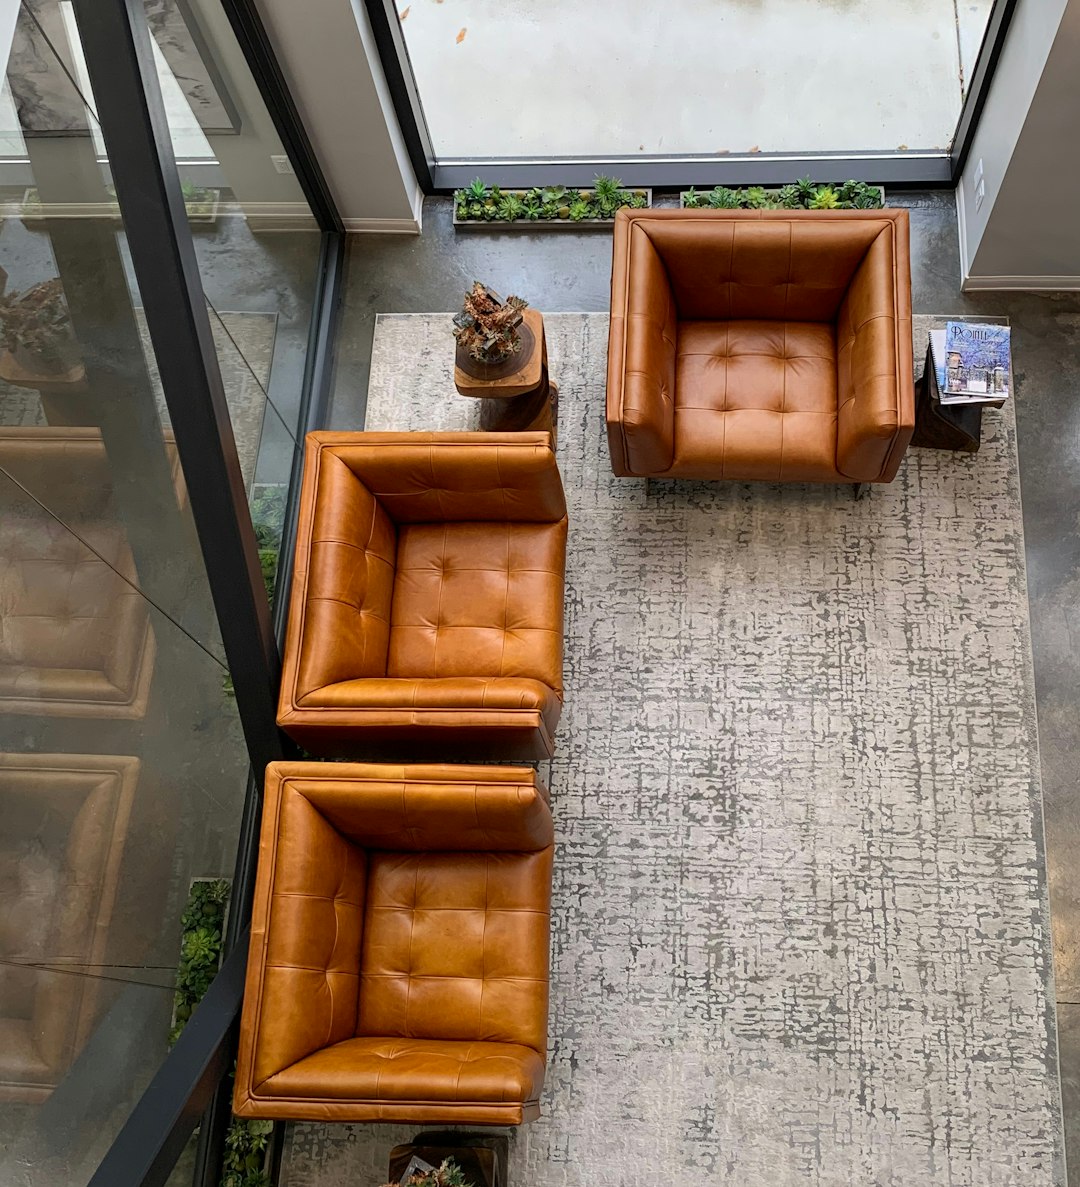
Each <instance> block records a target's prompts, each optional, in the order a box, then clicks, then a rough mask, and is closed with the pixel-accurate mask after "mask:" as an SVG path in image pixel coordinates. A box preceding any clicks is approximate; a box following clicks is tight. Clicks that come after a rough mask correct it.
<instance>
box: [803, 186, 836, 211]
mask: <svg viewBox="0 0 1080 1187" xmlns="http://www.w3.org/2000/svg"><path fill="white" fill-rule="evenodd" d="M839 205H840V199H839V197H838V196H837V193H836V190H834V189H833V188H832V186H829V185H823V186H821V187H819V188H818V189H817V190H815V191H814V196H813V197H812V198H811V199H810V209H811V210H836V209H837V207H839Z"/></svg>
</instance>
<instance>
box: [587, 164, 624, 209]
mask: <svg viewBox="0 0 1080 1187" xmlns="http://www.w3.org/2000/svg"><path fill="white" fill-rule="evenodd" d="M593 193H594V194H595V198H594V201H595V203H596V207H597V211H598V213H599V215H600V217H601V218H610V217H611V216H612V215H614V213H615V211H616V210H618V208H619V207H620V206H626V205H628V204H629V202H630V195H629V194H628V193H627V192H626V190H624V189H623V184H622V182H621V181H620V180H619V179H618V178H617V177H605V176H603V174H599V173H598V174H597V175H596V181H595V182H594V184H593Z"/></svg>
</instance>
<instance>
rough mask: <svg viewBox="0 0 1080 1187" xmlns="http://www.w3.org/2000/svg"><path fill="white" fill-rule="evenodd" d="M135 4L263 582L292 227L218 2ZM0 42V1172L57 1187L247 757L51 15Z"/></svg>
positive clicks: (279, 512) (116, 1083)
mask: <svg viewBox="0 0 1080 1187" xmlns="http://www.w3.org/2000/svg"><path fill="white" fill-rule="evenodd" d="M146 9H147V16H148V19H149V23H150V26H151V30H152V32H153V35H154V39H155V43H156V59H157V65H158V76H159V80H160V83H161V87H162V93H163V96H164V98H165V101H166V108H167V112H168V118H169V127H170V132H171V136H172V142H173V148H174V152H175V153H176V155H177V159H178V163H179V166H180V172H181V176H182V179H183V181H184V186H185V198H186V201H187V212H188V218H189V221H190V225H191V232H192V235H193V237H194V239H195V244H196V251H197V257H198V261H199V266H200V271H201V275H202V279H203V283H204V289H205V292H206V296H207V300H208V303H209V307H210V317H211V322H212V326H213V329H214V335H215V341H216V343H217V347H218V357H219V364H220V368H221V373H222V377H223V380H224V383H225V388H226V392H227V397H228V405H229V411H230V414H231V420H232V428H233V434H234V437H235V439H236V447H237V451H238V455H239V460H240V465H241V470H242V473H243V476H244V481H245V484H246V487H247V490H248V493H249V497H250V501H251V504H252V507H253V509H254V511H255V515H254V518H255V519H256V521H257V525H259V526H258V527H257V532H258V534H259V536H260V543H261V544H262V546H263V552H264V566H265V571H266V575H267V577H268V579H272V577H273V572H274V568H275V565H276V559H277V541H278V539H279V536H280V530H281V522H282V517H283V515H284V507H285V497H286V493H287V489H288V485H287V484H288V480H289V472H290V468H291V465H292V461H293V457H294V452H295V449H296V441H297V437H298V429H297V423H298V415H299V401H300V390H301V382H300V380H301V376H302V373H303V364H304V349H305V344H306V341H307V334H308V328H309V322H310V317H311V310H312V302H313V299H314V291H315V283H316V269H317V262H318V255H319V247H320V240H319V235H318V233H317V232H316V230H315V224H314V221H313V219H312V218H311V216H310V212H309V211H308V208H307V206H306V205H305V204H304V202H303V198H302V196H301V194H300V190H299V187H298V185H297V182H296V179H295V177H294V176H293V175H292V174H291V172H290V171H289V165H288V160H287V158H286V157H285V155H284V152H283V150H282V148H281V145H280V143H279V142H278V141H277V138H276V137H275V136H274V134H273V130H272V124H271V122H270V119H269V117H268V115H267V113H266V110H265V108H264V107H263V105H262V102H261V100H260V98H259V95H258V91H257V90H256V88H255V86H254V84H253V82H252V80H251V77H250V75H249V74H248V72H247V69H246V67H245V65H244V63H243V58H242V57H241V55H240V53H239V51H238V49H237V47H236V44H235V42H234V41H233V40H232V38H231V35H230V34H229V31H228V25H227V22H225V20H224V17H223V16H222V14H221V13H220V12H219V11H218V10H217V9H216V8H215V7H214V6H213V5H212V4H210V3H208V2H199V0H195V2H193V3H190V4H189V3H186V2H185V3H182V2H181V0H148V3H147V5H146ZM0 20H2V17H0ZM0 37H2V38H3V40H0V61H6V63H7V69H6V77H5V83H4V88H3V92H2V95H0V154H2V155H0V201H2V202H3V206H2V208H0V209H2V213H3V218H2V221H0V821H2V828H0V1183H4V1184H6V1183H12V1184H14V1183H16V1182H17V1183H18V1184H20V1187H37V1185H38V1184H40V1185H41V1187H68V1185H69V1184H70V1185H72V1187H82V1185H83V1184H85V1183H86V1182H87V1181H88V1179H89V1178H90V1175H91V1174H92V1173H93V1171H94V1170H95V1169H96V1167H97V1165H98V1163H99V1161H100V1159H101V1157H102V1156H103V1154H104V1153H105V1151H106V1150H107V1149H108V1147H109V1145H110V1144H111V1142H112V1140H113V1138H114V1137H115V1135H116V1133H117V1131H118V1129H119V1127H120V1126H121V1125H122V1124H123V1122H124V1121H125V1120H126V1119H127V1117H128V1115H129V1113H130V1111H131V1108H132V1106H133V1105H134V1103H135V1101H136V1100H137V1099H138V1098H139V1096H140V1095H141V1093H142V1091H143V1090H144V1089H145V1087H146V1085H147V1084H148V1082H149V1080H150V1078H151V1076H152V1075H153V1073H154V1072H155V1070H156V1069H157V1068H158V1067H159V1066H160V1064H161V1063H162V1061H163V1060H164V1059H165V1057H166V1055H167V1053H168V1050H169V1042H170V1031H174V1030H175V1023H176V1017H175V997H174V988H175V983H176V977H177V967H178V964H179V961H180V958H181V916H182V914H183V913H184V910H185V906H186V905H187V903H188V902H189V900H190V897H191V895H192V892H193V888H194V889H196V890H197V888H198V887H199V886H200V885H201V884H202V883H203V882H204V881H205V880H207V879H222V878H225V879H228V878H230V877H231V876H232V873H233V866H234V862H235V858H236V845H237V839H238V832H239V826H240V818H241V812H242V809H243V803H244V793H245V783H246V778H247V771H248V756H247V751H246V748H245V745H244V738H243V734H242V731H241V729H240V724H239V719H238V714H237V709H236V703H235V699H234V694H233V692H232V687H231V681H230V679H229V674H228V669H227V666H226V663H225V657H224V651H223V647H222V643H221V638H220V633H219V629H218V624H217V621H216V618H215V614H214V608H213V603H212V600H211V596H210V588H209V582H208V579H207V574H206V570H205V566H204V563H203V559H202V554H201V551H200V547H199V542H198V538H197V534H196V530H195V525H194V522H193V518H192V514H191V509H190V500H189V491H188V483H187V480H186V478H185V474H184V469H183V466H182V464H181V461H180V458H179V455H178V452H177V448H176V445H175V442H174V439H173V433H172V430H171V426H170V420H169V415H168V411H167V408H166V405H165V401H164V397H163V393H162V387H161V379H160V375H159V372H158V367H157V363H156V360H155V356H154V350H153V347H152V345H151V342H150V336H149V333H148V330H147V325H146V318H145V316H144V313H143V309H142V301H141V298H140V294H139V290H138V286H137V284H136V282H135V279H134V274H133V270H132V267H131V262H130V258H129V256H128V251H127V244H126V239H125V229H124V224H123V220H122V217H121V215H120V211H119V208H118V207H117V205H116V198H115V194H114V192H113V189H112V184H111V174H110V170H109V163H108V160H107V158H106V155H105V148H104V141H103V139H102V136H101V133H100V129H99V127H98V124H97V120H96V117H95V115H94V104H93V97H92V95H91V94H90V90H89V85H88V79H87V73H86V66H85V63H84V62H83V59H82V53H81V49H80V46H79V40H78V29H77V26H76V23H75V20H74V17H73V14H72V11H71V7H70V5H69V4H67V3H66V2H65V0H23V3H22V4H21V5H20V6H19V8H18V10H17V14H16V19H15V21H14V22H13V27H8V28H7V29H6V30H5V29H4V28H0ZM8 42H10V52H9V47H8Z"/></svg>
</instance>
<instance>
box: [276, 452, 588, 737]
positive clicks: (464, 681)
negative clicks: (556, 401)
mask: <svg viewBox="0 0 1080 1187" xmlns="http://www.w3.org/2000/svg"><path fill="white" fill-rule="evenodd" d="M304 465H305V468H304V483H303V488H302V492H301V502H300V515H299V525H298V532H297V543H296V567H295V570H294V576H293V587H292V600H291V602H290V606H289V625H288V632H287V636H286V642H285V655H284V663H283V673H282V682H281V696H280V701H279V709H278V722H279V724H280V725H281V726H282V728H283V729H284V730H285V731H286V732H287V733H288V734H290V735H291V736H292V737H293V738H294V739H295V740H296V741H297V742H298V743H299V744H300V745H301V746H303V747H304V748H305V749H306V750H308V751H310V752H311V753H313V754H319V755H327V756H333V757H345V758H349V757H352V758H356V757H364V758H370V757H408V758H414V757H421V756H423V755H425V754H434V755H436V756H438V757H442V756H443V755H453V756H455V757H456V756H458V755H463V756H466V757H472V758H525V759H532V758H544V757H547V756H549V755H550V754H551V753H552V751H553V747H554V743H553V735H554V732H555V725H556V722H557V721H558V719H559V714H560V712H561V709H562V644H563V621H562V617H563V580H564V570H565V562H566V502H565V500H564V498H563V489H562V482H561V480H560V478H559V471H558V467H557V466H556V464H555V455H554V453H553V452H552V448H551V437H550V435H549V434H547V433H311V434H309V435H308V438H307V445H306V451H305V463H304Z"/></svg>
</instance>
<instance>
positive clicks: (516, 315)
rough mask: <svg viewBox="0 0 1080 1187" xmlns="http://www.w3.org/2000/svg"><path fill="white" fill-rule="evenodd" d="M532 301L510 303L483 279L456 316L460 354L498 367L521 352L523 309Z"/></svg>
mask: <svg viewBox="0 0 1080 1187" xmlns="http://www.w3.org/2000/svg"><path fill="white" fill-rule="evenodd" d="M527 307H528V302H527V301H523V300H522V299H521V298H520V297H507V298H506V300H505V301H504V300H502V298H501V297H500V296H499V295H498V293H495V292H492V290H491V289H489V288H488V287H487V286H486V285H484V284H481V282H480V281H479V280H477V281H475V282H474V283H473V286H472V288H471V289H470V290H469V291H468V292H467V293H466V294H465V304H464V307H463V308H462V311H461V312H460V313H458V314H455V315H454V337H455V338H456V339H457V349H458V354H459V356H460V355H465V356H467V357H468V358H470V359H473V360H475V361H476V362H478V363H485V364H487V365H489V366H497V365H498V364H499V363H504V362H506V360H507V359H508V358H510V357H511V356H512V355H515V354H518V353H519V352H520V351H521V334H520V326H521V322H522V312H521V311H522V310H523V309H526V308H527Z"/></svg>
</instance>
